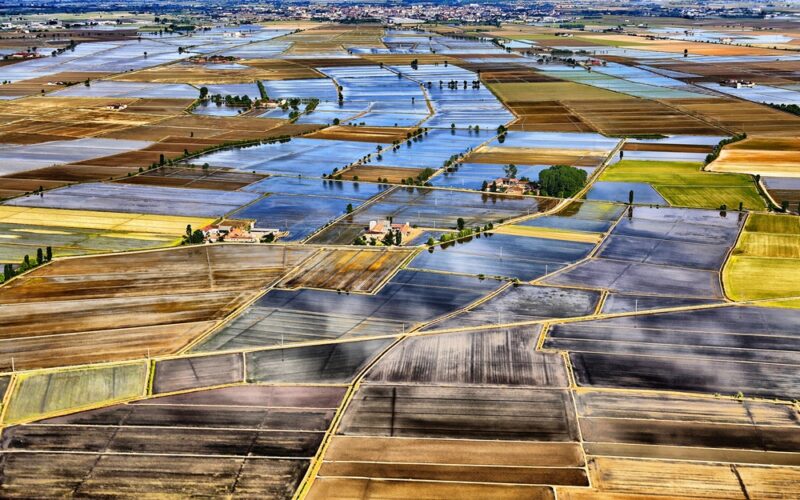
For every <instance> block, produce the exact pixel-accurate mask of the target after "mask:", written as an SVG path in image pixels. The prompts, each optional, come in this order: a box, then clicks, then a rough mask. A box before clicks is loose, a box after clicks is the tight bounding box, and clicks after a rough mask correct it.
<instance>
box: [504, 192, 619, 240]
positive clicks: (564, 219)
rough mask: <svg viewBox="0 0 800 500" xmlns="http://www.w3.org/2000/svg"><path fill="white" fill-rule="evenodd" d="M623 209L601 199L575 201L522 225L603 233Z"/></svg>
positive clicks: (520, 223) (521, 223)
mask: <svg viewBox="0 0 800 500" xmlns="http://www.w3.org/2000/svg"><path fill="white" fill-rule="evenodd" d="M624 211H625V206H624V205H619V204H614V203H608V202H603V201H588V200H587V201H575V202H572V203H571V204H569V205H568V206H567V207H566V208H564V209H563V210H561V211H559V212H558V213H557V214H553V215H545V216H541V217H533V218H531V219H528V220H526V221H523V222H518V223H517V224H519V225H522V226H531V227H542V228H550V229H562V230H567V231H584V232H590V233H605V232H606V231H608V230H609V229H610V228H611V226H613V225H614V223H615V222H616V221H617V219H619V217H620V215H622V213H623V212H624Z"/></svg>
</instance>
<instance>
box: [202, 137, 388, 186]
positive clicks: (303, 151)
mask: <svg viewBox="0 0 800 500" xmlns="http://www.w3.org/2000/svg"><path fill="white" fill-rule="evenodd" d="M376 146H377V144H373V143H369V142H349V141H334V140H325V139H306V138H302V137H301V138H298V139H292V140H291V141H289V142H278V143H274V144H261V145H259V146H250V147H245V148H240V149H231V150H227V151H219V152H215V153H209V154H207V155H203V156H200V157H198V158H195V159H193V160H192V162H193V163H196V164H203V163H208V164H209V165H211V166H212V167H228V168H234V169H237V170H242V171H255V172H258V173H275V174H289V175H298V174H302V175H305V176H309V177H319V176H320V175H322V174H323V173H330V172H331V171H332V170H333V169H334V168H338V169H339V170H341V169H342V168H343V167H345V166H346V165H349V164H351V163H353V162H354V161H356V160H358V159H359V158H361V157H363V156H365V155H367V154H369V153H372V152H374V151H375V148H376Z"/></svg>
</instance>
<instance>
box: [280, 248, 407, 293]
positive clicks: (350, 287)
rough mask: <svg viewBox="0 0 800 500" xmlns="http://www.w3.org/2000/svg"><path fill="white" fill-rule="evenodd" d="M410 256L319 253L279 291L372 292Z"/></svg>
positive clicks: (399, 253) (402, 251) (373, 252)
mask: <svg viewBox="0 0 800 500" xmlns="http://www.w3.org/2000/svg"><path fill="white" fill-rule="evenodd" d="M413 253H414V251H413V250H407V249H400V250H394V249H388V248H387V249H383V250H381V249H377V250H343V249H342V250H336V251H322V252H319V253H318V254H317V255H315V256H314V257H312V258H311V259H310V260H308V261H306V262H304V263H303V265H302V266H300V267H298V268H297V270H296V271H295V272H293V273H292V274H291V275H290V276H289V277H288V278H287V279H285V280H283V281H282V282H281V283H280V287H281V288H289V289H296V288H321V289H327V290H347V291H349V292H372V291H374V290H375V289H376V288H377V287H378V286H379V285H381V284H383V282H384V281H385V280H386V279H387V278H388V277H389V276H391V274H392V273H394V272H395V271H396V270H397V269H398V268H399V266H400V264H402V263H403V262H404V261H405V260H406V259H408V258H409V257H411V255H412V254H413Z"/></svg>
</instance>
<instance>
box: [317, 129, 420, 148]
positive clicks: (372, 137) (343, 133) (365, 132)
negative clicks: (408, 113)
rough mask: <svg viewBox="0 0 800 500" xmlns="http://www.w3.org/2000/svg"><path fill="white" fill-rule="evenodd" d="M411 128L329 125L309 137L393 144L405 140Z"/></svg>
mask: <svg viewBox="0 0 800 500" xmlns="http://www.w3.org/2000/svg"><path fill="white" fill-rule="evenodd" d="M410 131H411V129H409V128H398V127H349V126H346V125H337V126H333V127H327V128H324V129H322V130H320V131H319V132H315V133H313V134H309V135H308V136H306V137H308V138H309V139H330V140H340V141H358V142H381V143H384V144H391V143H392V142H394V141H401V142H402V141H405V140H406V134H407V133H408V132H410Z"/></svg>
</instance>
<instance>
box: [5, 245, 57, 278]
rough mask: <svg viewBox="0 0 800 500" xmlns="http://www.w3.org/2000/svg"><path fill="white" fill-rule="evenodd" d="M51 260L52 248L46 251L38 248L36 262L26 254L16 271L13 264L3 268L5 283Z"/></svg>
mask: <svg viewBox="0 0 800 500" xmlns="http://www.w3.org/2000/svg"><path fill="white" fill-rule="evenodd" d="M51 260H53V249H52V247H47V248H45V249H44V250H42V249H41V248H37V249H36V260H33V259H31V258H30V256H29V255H27V254H26V255H25V257H23V258H22V262H21V263H20V264H19V266H17V268H16V269H14V266H13V265H12V264H5V265H4V266H3V281H4V282H5V281H8V280H10V279H11V278H13V277H14V276H16V275H18V274H22V273H24V272H25V271H28V270H30V269H33V268H34V267H37V266H41V265H42V264H44V263H45V262H50V261H51Z"/></svg>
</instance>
